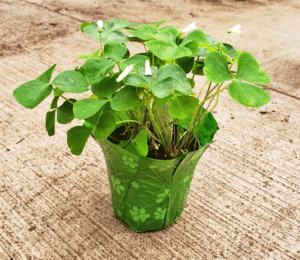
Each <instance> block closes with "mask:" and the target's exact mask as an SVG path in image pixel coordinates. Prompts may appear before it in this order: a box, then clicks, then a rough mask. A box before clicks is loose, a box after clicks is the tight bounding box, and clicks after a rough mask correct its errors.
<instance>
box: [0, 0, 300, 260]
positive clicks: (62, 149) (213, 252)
mask: <svg viewBox="0 0 300 260" xmlns="http://www.w3.org/2000/svg"><path fill="white" fill-rule="evenodd" d="M299 11H300V4H299V2H298V1H296V0H283V1H279V0H278V1H262V0H257V1H233V0H231V1H229V0H223V1H222V0H219V1H197V0H186V1H179V0H172V1H169V0H167V1H158V0H152V1H151V0H150V1H137V0H131V1H125V0H119V1H96V0H94V1H92V0H85V1H84V0H81V1H72V0H65V1H62V0H61V1H59V0H20V1H17V0H4V1H3V0H0V12H1V16H0V21H1V24H2V25H1V29H0V75H1V77H0V89H1V92H0V93H1V101H0V259H1V260H2V259H14V260H19V259H22V260H23V259H84V260H85V259H195V260H196V259H197V260H198V259H230V260H233V259H258V260H261V259H300V221H299V220H300V175H299V172H300V159H299V158H300V149H299V147H300V134H299V129H300V121H299V113H300V88H299V83H300V77H299V72H300V50H299V41H300V35H299V33H298V31H299V30H298V28H299V25H300V17H299ZM116 18H120V19H127V20H130V21H132V22H139V23H152V22H157V21H159V20H162V19H167V23H166V25H181V29H182V28H184V27H185V26H187V25H189V24H190V23H192V22H196V25H197V26H198V27H199V29H201V30H203V31H204V32H206V33H209V34H211V35H214V36H215V38H216V39H219V40H221V39H222V37H223V34H224V32H226V30H227V29H229V28H231V27H233V26H234V25H235V24H237V23H239V24H241V25H242V31H243V33H242V34H241V35H236V34H232V35H229V36H227V38H226V39H227V40H226V41H227V42H229V43H230V44H232V45H233V46H235V47H236V48H243V49H245V50H247V51H249V52H251V53H252V54H253V55H254V56H255V57H256V58H257V59H258V60H260V61H262V63H261V68H262V69H264V70H265V71H266V72H267V73H268V74H269V75H270V77H271V80H272V83H271V84H270V85H269V86H268V87H266V89H267V90H268V91H269V92H270V94H271V95H272V101H271V102H270V103H269V104H267V105H266V106H264V107H262V108H259V109H251V108H243V107H241V106H240V105H238V104H236V103H235V102H234V101H232V100H231V99H230V98H229V97H228V94H227V93H222V95H221V101H220V103H219V106H218V107H217V109H216V110H215V111H214V113H215V114H214V115H215V117H216V119H217V120H218V122H219V126H220V130H219V131H218V133H217V134H216V136H215V139H216V141H217V142H215V143H214V144H213V145H211V147H210V148H209V150H208V151H206V153H205V154H204V156H203V157H202V158H201V160H200V161H199V163H198V166H197V169H196V172H195V176H194V179H193V182H192V185H191V190H190V193H189V196H188V199H187V204H186V207H185V209H184V212H183V214H182V216H181V218H180V219H179V220H178V221H177V222H176V223H175V224H174V225H172V226H171V227H169V228H168V229H166V230H163V231H158V232H152V233H146V234H136V233H135V232H133V231H131V230H130V229H129V228H127V227H126V226H124V225H123V224H122V223H121V222H120V221H119V220H118V219H117V218H116V217H115V216H114V214H113V211H112V203H111V195H110V188H109V182H108V177H107V172H106V166H105V162H104V157H103V153H102V151H101V149H100V148H99V146H98V145H97V144H96V143H95V142H93V140H91V139H90V140H89V141H88V144H87V146H86V148H85V150H84V152H83V154H82V155H81V156H80V157H76V156H73V155H72V154H71V153H70V151H69V149H68V147H67V144H66V135H65V133H66V131H67V130H68V129H69V128H71V127H72V126H74V125H76V122H72V123H71V124H69V125H59V126H58V127H57V130H56V135H55V136H54V137H51V138H48V136H47V133H46V131H45V129H44V116H45V113H46V112H47V111H48V108H49V107H50V102H51V99H50V98H49V99H47V100H46V101H45V102H43V103H42V104H41V105H40V106H39V108H36V109H34V110H29V109H24V108H22V107H21V106H20V105H19V104H18V103H17V102H16V101H15V99H14V98H13V97H12V91H13V90H14V89H15V88H16V87H17V86H18V85H20V84H22V83H24V82H26V81H29V80H31V79H34V78H36V77H37V76H38V75H40V74H41V73H42V72H43V71H45V70H46V69H47V68H49V67H50V66H52V65H53V64H54V63H57V67H56V71H55V73H54V76H55V75H57V74H58V73H59V72H60V71H62V70H65V69H74V68H75V67H76V66H77V65H80V64H81V63H82V61H79V60H77V59H76V54H86V53H90V52H91V51H93V50H94V49H96V48H97V43H96V42H95V41H93V40H92V39H90V38H89V37H88V36H85V35H83V34H82V33H81V32H80V30H79V28H80V24H81V22H82V21H93V20H98V19H101V20H106V19H111V20H112V19H116ZM130 47H131V50H132V53H136V52H138V51H139V48H140V46H139V45H134V44H132V45H131V46H130ZM196 89H197V88H196Z"/></svg>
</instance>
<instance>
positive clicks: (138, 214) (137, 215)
mask: <svg viewBox="0 0 300 260" xmlns="http://www.w3.org/2000/svg"><path fill="white" fill-rule="evenodd" d="M129 212H130V214H131V216H132V218H133V220H134V221H136V222H137V221H141V222H145V221H146V219H147V218H149V217H150V214H148V213H147V212H146V209H144V208H140V209H139V208H138V207H137V206H133V210H129Z"/></svg>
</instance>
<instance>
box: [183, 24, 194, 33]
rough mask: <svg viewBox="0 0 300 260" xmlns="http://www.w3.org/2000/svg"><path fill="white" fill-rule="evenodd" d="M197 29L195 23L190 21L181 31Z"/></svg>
mask: <svg viewBox="0 0 300 260" xmlns="http://www.w3.org/2000/svg"><path fill="white" fill-rule="evenodd" d="M195 29H197V27H196V24H195V23H191V24H190V25H189V26H187V27H185V28H184V29H183V30H182V32H189V31H192V30H195Z"/></svg>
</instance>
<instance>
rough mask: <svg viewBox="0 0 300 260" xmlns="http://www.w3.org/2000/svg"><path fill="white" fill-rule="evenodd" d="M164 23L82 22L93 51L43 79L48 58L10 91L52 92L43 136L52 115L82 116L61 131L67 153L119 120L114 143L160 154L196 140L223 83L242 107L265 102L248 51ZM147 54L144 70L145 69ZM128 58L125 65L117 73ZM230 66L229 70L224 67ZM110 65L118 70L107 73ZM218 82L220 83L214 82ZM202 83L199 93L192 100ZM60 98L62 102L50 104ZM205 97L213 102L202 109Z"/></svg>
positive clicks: (211, 122)
mask: <svg viewBox="0 0 300 260" xmlns="http://www.w3.org/2000/svg"><path fill="white" fill-rule="evenodd" d="M164 22H165V20H163V21H160V22H157V23H155V24H137V23H131V22H129V21H126V20H121V19H116V20H113V21H109V20H107V21H104V22H103V27H102V28H98V25H97V22H92V23H88V22H84V23H82V25H81V31H82V32H84V33H86V34H87V35H89V36H90V37H92V38H93V39H95V40H97V41H99V48H98V49H97V50H95V51H93V52H92V53H90V54H87V55H77V58H79V59H84V60H85V62H84V65H83V66H82V67H80V68H78V67H77V68H76V69H74V70H66V71H63V72H61V73H60V74H58V76H57V77H56V78H55V79H54V80H53V81H51V76H52V73H53V71H54V68H55V66H56V65H53V66H52V67H51V68H49V69H48V70H47V71H45V72H44V73H43V74H42V75H40V76H39V77H37V78H36V79H35V80H32V81H29V82H26V83H24V84H22V85H20V86H19V87H18V88H16V89H15V90H14V92H13V95H14V97H15V98H16V100H17V101H18V102H19V103H20V104H21V105H23V106H24V107H26V108H30V109H32V108H35V107H36V106H37V105H39V104H40V103H41V102H42V101H43V100H45V99H46V98H47V97H48V96H49V95H50V94H51V93H53V100H52V103H51V107H50V111H49V112H47V114H46V130H47V132H48V134H49V136H52V135H54V134H55V122H56V120H57V122H58V123H60V124H68V123H70V122H71V121H72V120H73V119H74V118H76V119H79V120H84V123H83V124H82V125H80V126H75V127H73V128H71V129H70V130H69V131H68V132H67V142H68V146H69V148H70V149H71V152H72V153H73V154H75V155H80V154H81V153H82V151H83V149H84V146H85V144H86V141H87V139H88V137H89V136H90V135H91V134H92V135H93V137H94V138H95V139H96V140H99V141H101V140H104V139H106V138H108V137H109V136H111V134H112V133H113V132H114V130H115V129H116V128H118V127H119V126H120V125H125V126H126V131H127V132H129V133H130V138H129V140H127V141H126V142H124V141H123V142H120V144H119V145H120V146H121V147H123V148H124V149H126V150H128V151H131V152H132V153H134V154H136V155H139V156H147V154H148V151H149V149H158V148H159V147H161V146H162V147H163V148H164V151H165V154H166V157H167V158H176V157H178V156H180V155H182V154H184V153H186V152H187V151H188V149H190V148H189V147H190V145H191V143H192V140H195V136H196V137H197V139H199V141H200V144H199V145H201V146H203V145H205V144H207V143H209V142H211V141H212V140H213V136H214V134H215V133H216V131H217V130H218V124H217V122H216V120H215V119H214V117H213V115H212V113H211V111H212V110H213V109H214V107H215V106H216V105H217V103H218V98H219V93H220V92H222V91H223V90H225V89H228V94H229V96H230V97H232V98H233V99H234V100H235V101H236V102H238V103H240V104H241V105H243V106H245V107H260V106H263V105H265V104H267V103H268V102H269V101H270V99H271V97H270V95H269V93H268V92H266V91H265V90H264V89H263V88H261V87H260V86H257V85H265V84H269V83H270V79H269V77H268V75H267V74H266V73H265V72H264V71H262V70H261V69H260V68H259V65H258V62H257V61H256V60H255V58H254V57H253V56H252V55H251V54H250V53H249V52H245V51H242V50H238V51H236V50H235V49H234V48H233V47H232V46H231V45H230V44H226V43H221V42H218V41H216V40H215V39H214V38H213V37H212V36H210V35H208V34H205V33H204V32H202V31H201V30H194V31H192V32H190V33H188V34H187V35H186V36H185V37H184V36H183V33H182V32H180V31H178V27H175V26H164V27H161V25H162V24H163V23H164ZM125 32H127V35H128V34H130V35H131V36H127V35H126V34H125ZM130 42H139V43H141V44H143V45H144V48H145V52H143V53H139V54H136V55H133V56H130V51H129V49H128V48H127V46H126V45H125V43H130ZM147 60H148V61H149V63H150V69H151V75H145V69H146V68H145V66H146V65H145V62H146V61H147ZM130 65H133V69H132V71H131V72H130V73H129V74H128V75H126V76H125V77H124V78H122V80H118V78H119V77H120V74H121V73H122V72H123V71H124V70H125V69H126V68H127V67H128V66H130ZM233 66H234V67H236V68H237V69H236V70H232V67H233ZM116 69H118V70H119V71H118V72H114V71H115V70H116ZM187 74H188V75H191V77H189V78H188V76H187ZM196 75H197V76H204V77H206V79H207V83H206V84H205V86H203V87H202V88H201V90H200V92H199V93H198V96H197V97H196V95H197V93H195V92H193V88H194V86H195V81H194V77H195V76H196ZM224 83H226V84H227V85H226V86H225V87H222V86H223V84H224ZM203 90H206V94H205V97H204V98H203V99H202V100H200V99H199V98H200V94H201V92H202V91H203ZM88 91H90V92H92V94H91V95H90V97H89V98H85V99H81V100H76V99H75V98H71V99H68V98H66V97H65V96H64V93H73V94H79V93H84V92H88ZM61 98H63V99H65V101H64V103H63V104H62V105H61V106H58V105H57V104H58V100H59V99H61ZM212 101H214V102H215V104H214V106H213V108H210V106H211V105H212ZM207 102H209V104H208V105H207ZM194 149H195V147H194Z"/></svg>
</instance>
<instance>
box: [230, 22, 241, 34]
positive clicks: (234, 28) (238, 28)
mask: <svg viewBox="0 0 300 260" xmlns="http://www.w3.org/2000/svg"><path fill="white" fill-rule="evenodd" d="M241 28H242V26H241V25H240V24H237V25H236V26H234V27H233V28H231V29H229V30H228V31H227V33H232V32H235V33H242V31H241Z"/></svg>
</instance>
